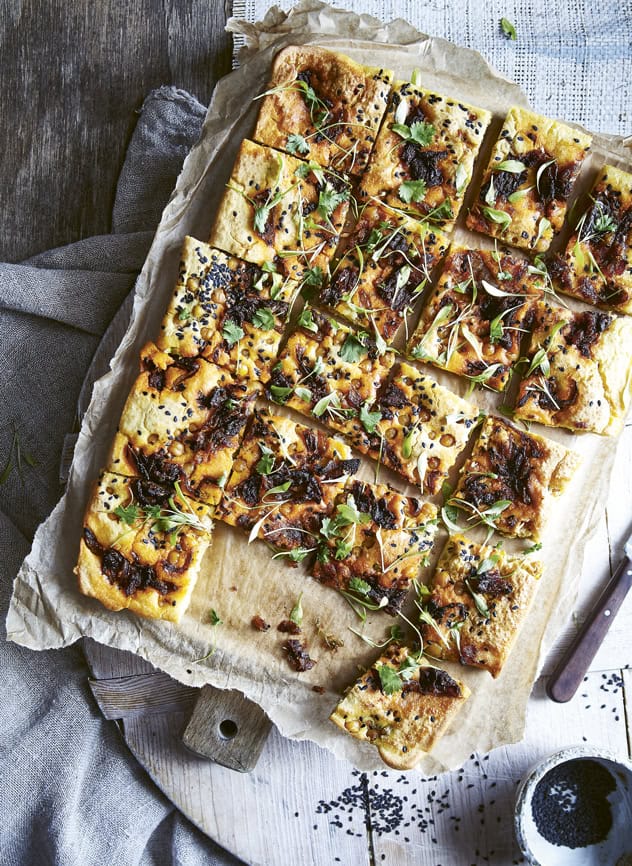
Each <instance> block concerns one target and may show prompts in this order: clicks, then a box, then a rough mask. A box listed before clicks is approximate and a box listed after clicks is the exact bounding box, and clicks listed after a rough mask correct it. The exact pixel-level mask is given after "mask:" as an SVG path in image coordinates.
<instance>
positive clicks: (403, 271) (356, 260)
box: [319, 202, 449, 343]
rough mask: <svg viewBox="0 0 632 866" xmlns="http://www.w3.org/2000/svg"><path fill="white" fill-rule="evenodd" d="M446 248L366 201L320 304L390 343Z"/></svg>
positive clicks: (443, 241)
mask: <svg viewBox="0 0 632 866" xmlns="http://www.w3.org/2000/svg"><path fill="white" fill-rule="evenodd" d="M448 246H449V240H448V238H447V237H446V236H445V235H444V234H443V232H440V231H439V230H438V229H436V228H435V227H433V226H431V225H429V224H427V223H422V222H417V221H415V220H412V219H409V218H408V217H406V216H404V215H402V214H399V213H398V212H397V211H394V210H393V209H392V208H390V207H387V206H386V205H383V204H376V203H373V202H370V203H369V204H367V205H366V206H365V207H364V208H363V209H362V211H361V213H360V215H359V218H358V221H357V222H356V224H355V225H354V227H353V230H352V231H351V232H350V233H349V234H348V235H347V236H346V238H345V239H344V241H343V243H342V247H341V249H340V250H339V253H338V261H337V262H336V265H335V267H334V269H333V272H332V276H331V279H330V280H329V281H328V282H327V284H326V285H325V286H324V288H323V289H322V291H321V292H320V296H319V302H320V303H321V304H323V305H325V306H328V307H331V308H333V309H334V310H335V311H336V312H337V313H338V314H339V315H341V316H343V317H344V318H345V319H348V320H349V321H351V322H354V323H355V324H356V325H357V326H358V327H360V328H364V329H366V330H367V331H368V332H369V333H370V334H374V333H375V332H377V333H378V334H380V336H382V337H383V338H384V340H386V342H387V343H390V342H391V341H392V340H393V338H394V337H395V334H396V333H397V331H398V329H399V327H400V325H401V324H402V323H403V321H404V318H405V316H406V314H407V313H408V312H409V310H410V309H411V308H412V307H413V305H414V304H415V302H416V301H418V300H419V298H420V297H421V294H422V292H423V290H424V289H425V287H426V286H427V285H428V283H429V282H430V279H431V274H432V272H433V270H434V268H435V267H436V265H437V264H438V262H439V261H440V260H441V258H442V257H443V256H444V255H445V254H446V253H447V251H448Z"/></svg>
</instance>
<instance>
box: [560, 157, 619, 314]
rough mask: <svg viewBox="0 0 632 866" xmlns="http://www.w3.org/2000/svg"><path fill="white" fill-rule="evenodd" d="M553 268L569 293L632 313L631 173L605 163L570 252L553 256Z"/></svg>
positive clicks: (612, 308)
mask: <svg viewBox="0 0 632 866" xmlns="http://www.w3.org/2000/svg"><path fill="white" fill-rule="evenodd" d="M549 272H550V273H551V276H552V278H553V284H554V286H555V288H556V289H558V290H559V291H561V292H564V293H565V294H567V295H572V296H573V297H574V298H579V299H580V300H582V301H585V302H586V303H587V304H594V305H596V306H597V307H601V308H602V309H604V310H614V311H615V312H619V313H632V174H630V173H629V172H626V171H622V170H621V169H619V168H615V167H614V166H612V165H604V167H603V168H602V169H601V171H600V172H599V175H598V176H597V179H596V181H595V184H594V186H593V188H592V191H591V193H590V205H589V207H588V208H587V210H586V211H584V213H583V214H582V216H581V217H580V219H579V220H578V223H577V227H576V230H575V232H574V233H573V234H572V235H571V237H570V239H569V241H568V244H567V245H566V252H565V254H564V255H558V256H555V257H554V259H553V261H552V262H550V264H549Z"/></svg>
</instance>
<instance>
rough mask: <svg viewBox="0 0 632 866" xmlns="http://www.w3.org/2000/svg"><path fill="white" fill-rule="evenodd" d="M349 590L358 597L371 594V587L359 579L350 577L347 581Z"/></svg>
mask: <svg viewBox="0 0 632 866" xmlns="http://www.w3.org/2000/svg"><path fill="white" fill-rule="evenodd" d="M349 589H350V590H351V591H352V592H357V593H358V594H359V595H368V594H369V593H370V592H371V585H370V584H369V583H367V582H366V580H362V578H361V577H352V578H351V580H350V581H349Z"/></svg>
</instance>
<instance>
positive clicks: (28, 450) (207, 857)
mask: <svg viewBox="0 0 632 866" xmlns="http://www.w3.org/2000/svg"><path fill="white" fill-rule="evenodd" d="M204 115H205V109H204V107H203V106H202V105H200V104H199V103H198V102H196V100H194V99H193V98H192V97H191V96H189V94H187V93H184V92H182V91H179V90H176V89H174V88H161V89H159V90H157V91H154V92H153V93H152V94H150V95H149V96H148V98H147V99H146V101H145V103H144V106H143V109H142V112H141V114H140V117H139V120H138V124H137V127H136V130H135V133H134V135H133V137H132V140H131V142H130V145H129V148H128V152H127V156H126V160H125V164H124V166H123V169H122V172H121V176H120V178H119V184H118V189H117V195H116V201H115V205H114V211H113V214H112V231H113V233H112V234H111V235H105V236H102V237H93V238H88V239H87V240H85V241H81V242H79V243H75V244H71V245H70V246H67V247H63V248H61V249H57V250H51V251H50V252H46V253H42V254H41V255H38V256H36V257H35V258H32V259H30V260H29V261H27V262H24V263H23V264H19V265H12V264H0V369H2V371H3V399H2V403H1V405H0V455H2V456H1V457H0V480H2V479H4V480H3V483H1V484H0V613H1V619H2V626H1V627H2V630H3V633H2V639H3V640H2V642H1V643H0V694H1V695H2V701H1V702H0V802H2V804H3V807H4V808H3V816H2V821H1V822H0V863H1V864H2V866H49V864H50V866H53V864H54V866H111V864H120V866H132V864H133V866H136V864H139V866H154V864H155V866H171V864H174V866H175V864H177V866H193V864H195V866H199V864H213V866H215V864H218V866H219V864H222V866H224V864H236V863H237V862H238V861H237V860H235V859H234V858H233V857H232V856H231V855H229V854H227V853H226V852H225V851H224V850H223V849H221V848H220V847H219V846H217V845H215V844H214V843H213V842H212V841H211V840H209V839H207V838H206V837H205V836H204V835H203V834H202V833H201V832H200V831H198V830H197V829H196V828H195V827H194V826H193V825H192V824H190V823H189V822H188V821H187V820H186V818H184V817H183V816H182V815H181V814H180V813H179V812H178V811H177V810H176V809H175V808H174V806H173V805H172V804H171V803H169V802H168V801H167V799H166V798H165V797H164V796H163V795H162V794H161V793H160V792H159V791H158V789H157V788H156V787H155V786H154V785H153V783H152V782H151V781H150V779H149V778H148V776H147V775H146V774H145V771H144V770H143V769H142V768H141V767H140V765H139V764H137V762H136V760H135V759H134V758H133V757H132V755H131V754H130V753H129V752H128V750H127V748H126V746H125V744H124V742H123V740H122V738H121V736H120V734H119V732H118V729H117V727H116V725H115V723H114V722H108V721H105V720H104V719H103V718H102V716H101V715H100V713H99V710H98V708H97V706H96V705H95V703H94V701H93V699H92V696H91V694H90V692H89V689H88V685H87V677H88V674H89V672H88V668H87V666H86V662H85V660H84V657H83V654H82V652H81V649H80V648H79V647H70V648H68V649H65V650H61V651H49V652H38V653H36V652H31V651H30V650H27V649H24V648H23V647H20V646H17V645H16V644H13V643H7V642H6V641H5V640H4V638H5V637H6V633H5V632H4V619H5V614H6V610H7V607H8V603H9V597H10V594H11V584H12V580H13V577H14V576H15V574H16V572H17V569H18V567H19V565H20V563H21V561H22V559H23V557H24V556H25V555H26V554H27V552H28V549H29V547H30V541H31V538H32V535H33V532H34V530H35V528H36V527H37V525H38V524H39V523H40V522H41V521H42V520H43V519H44V518H45V517H46V516H47V515H48V513H49V511H50V510H51V509H52V507H53V506H54V505H55V503H56V501H57V499H58V498H59V496H60V493H61V490H60V486H59V480H58V479H59V463H60V457H61V453H62V447H63V443H64V437H65V434H66V433H68V432H69V431H70V430H71V429H72V427H73V421H74V417H75V409H76V404H77V398H78V395H79V391H80V388H81V385H82V382H83V379H84V376H85V373H86V370H87V368H88V365H89V363H90V361H91V358H92V355H93V354H94V351H95V349H96V348H97V346H98V343H99V340H100V337H101V335H102V334H103V332H104V331H105V329H106V328H107V326H108V324H109V322H110V320H111V319H112V316H113V315H114V313H115V312H116V310H117V309H118V308H119V306H120V304H121V302H122V301H123V300H124V299H125V297H126V296H127V295H128V294H129V292H130V290H131V289H132V288H133V285H134V281H135V279H136V275H137V274H138V271H139V270H140V268H141V267H142V264H143V261H144V259H145V256H146V254H147V251H148V249H149V245H150V243H151V240H152V237H153V233H154V229H155V228H156V225H157V224H158V221H159V219H160V214H161V212H162V208H163V207H164V205H165V204H166V201H167V198H168V196H169V193H170V192H171V189H172V188H173V186H174V183H175V180H176V177H177V174H178V172H179V170H180V168H181V165H182V162H183V160H184V157H185V156H186V154H187V152H188V150H189V149H190V147H191V145H192V144H193V143H194V142H195V140H196V139H197V137H198V135H199V132H200V129H201V125H202V121H203V118H204ZM16 437H17V438H16ZM18 444H19V451H20V458H21V459H20V460H19V462H18V448H17V447H16V446H17V445H18ZM33 461H36V463H35V465H30V464H31V463H33ZM8 467H10V469H9V468H8ZM5 470H6V471H5Z"/></svg>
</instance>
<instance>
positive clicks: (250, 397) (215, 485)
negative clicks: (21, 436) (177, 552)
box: [107, 343, 260, 505]
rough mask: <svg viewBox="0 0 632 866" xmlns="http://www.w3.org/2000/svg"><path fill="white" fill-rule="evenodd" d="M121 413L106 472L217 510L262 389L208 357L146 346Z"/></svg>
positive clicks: (148, 344) (150, 344) (151, 344)
mask: <svg viewBox="0 0 632 866" xmlns="http://www.w3.org/2000/svg"><path fill="white" fill-rule="evenodd" d="M140 363H141V373H140V375H139V377H138V378H137V379H136V381H135V383H134V385H133V386H132V389H131V391H130V393H129V396H128V398H127V402H126V403H125V407H124V408H123V413H122V415H121V419H120V421H119V425H118V429H117V432H116V435H115V437H114V442H113V444H112V450H111V452H110V457H109V460H108V465H107V468H108V470H109V471H111V472H116V473H119V474H121V475H128V476H131V477H136V476H140V477H141V478H145V479H147V480H148V481H151V482H152V483H154V484H160V485H163V486H165V487H167V488H169V489H172V488H173V483H174V481H179V482H180V483H181V485H182V489H183V490H184V491H185V492H186V493H187V494H188V495H190V496H194V497H196V498H197V499H200V500H201V501H202V502H206V503H208V504H210V505H215V504H216V503H217V502H219V500H220V499H221V496H222V485H223V484H224V483H225V482H226V480H227V478H228V475H229V473H230V469H231V466H232V463H233V454H234V452H235V451H236V450H237V446H238V445H239V442H240V441H241V437H242V434H243V432H244V429H245V427H246V423H247V421H248V418H249V417H250V414H251V413H252V410H253V408H254V401H255V398H256V396H257V394H258V393H259V390H260V386H258V385H256V384H252V385H251V384H242V383H240V382H237V381H235V380H234V379H233V377H232V376H230V375H229V374H228V373H227V372H226V370H223V369H221V368H220V367H216V366H215V365H213V364H209V363H208V362H207V361H205V360H204V359H203V358H180V357H179V356H177V355H168V354H166V352H161V351H160V350H159V349H158V348H157V347H156V346H155V345H154V344H153V343H147V345H146V346H144V348H143V350H142V352H141V358H140Z"/></svg>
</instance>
